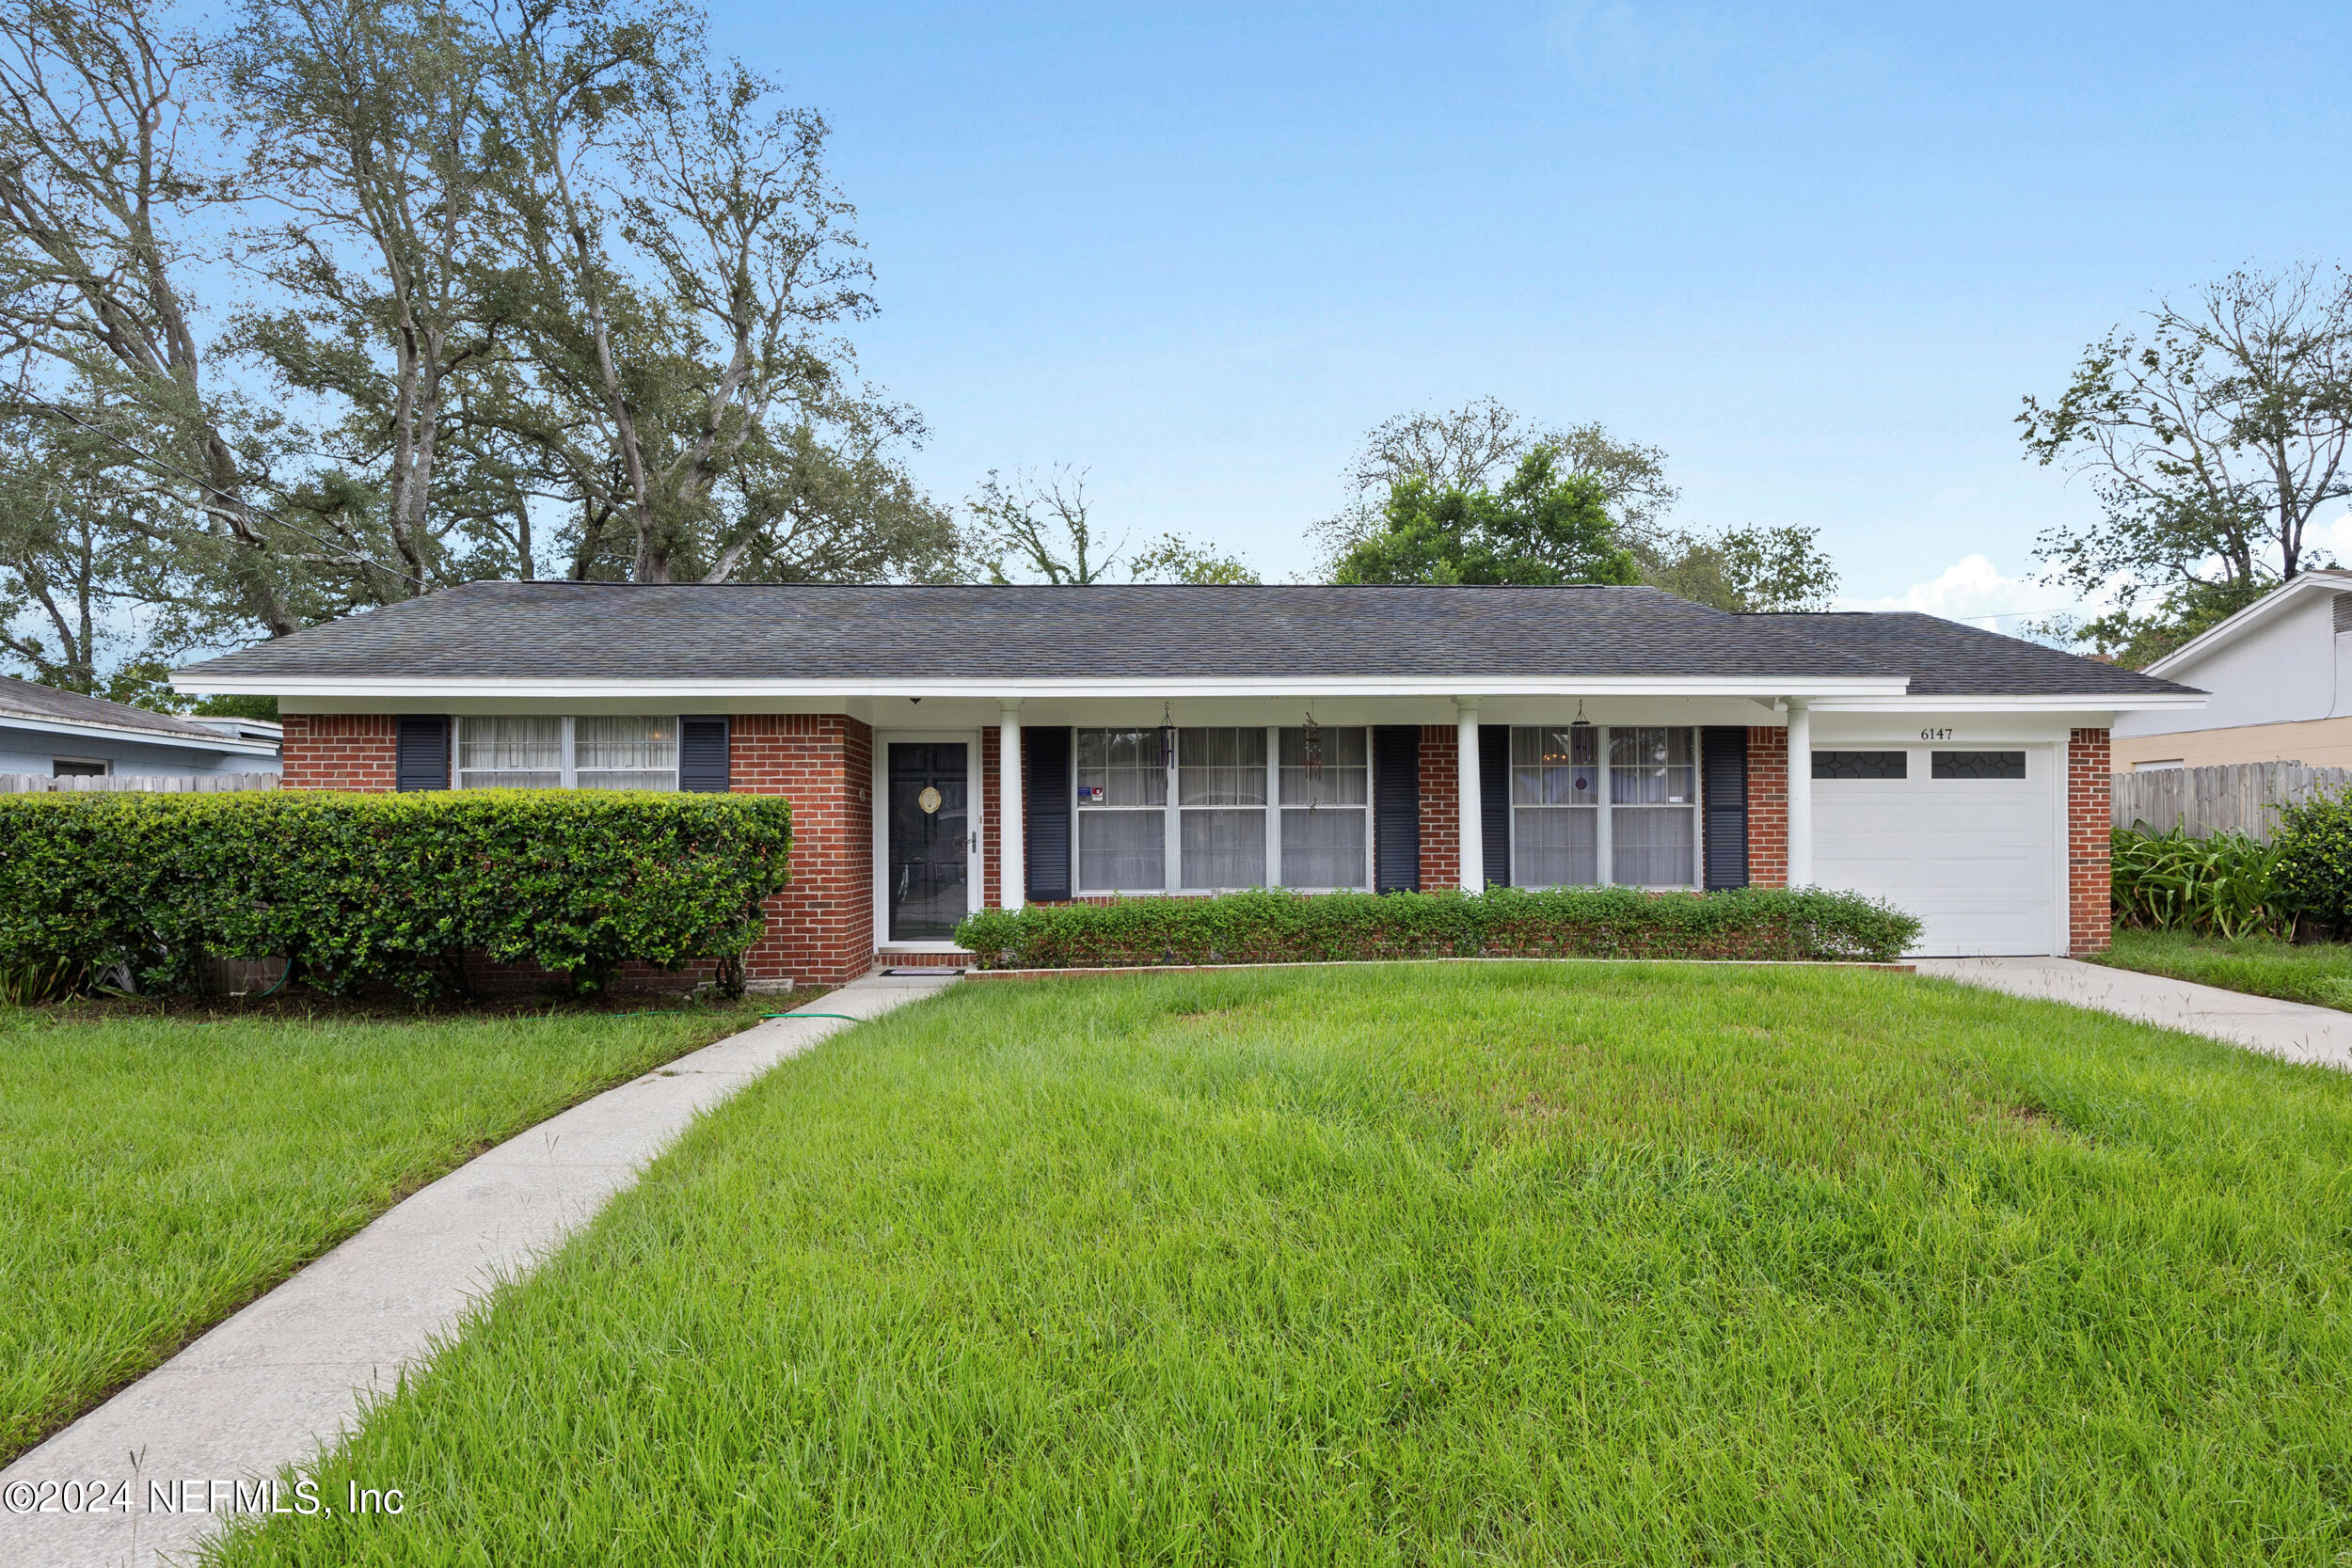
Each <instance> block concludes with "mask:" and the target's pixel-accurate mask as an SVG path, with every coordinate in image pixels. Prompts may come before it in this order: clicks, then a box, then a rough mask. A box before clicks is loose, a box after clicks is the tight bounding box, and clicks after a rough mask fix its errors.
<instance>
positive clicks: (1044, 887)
mask: <svg viewBox="0 0 2352 1568" xmlns="http://www.w3.org/2000/svg"><path fill="white" fill-rule="evenodd" d="M1021 747H1022V765H1021V793H1022V795H1023V796H1024V797H1025V800H1024V803H1023V810H1022V817H1021V823H1022V826H1021V843H1022V847H1023V849H1024V851H1025V853H1026V854H1027V856H1028V859H1029V864H1028V871H1027V876H1026V878H1025V882H1024V885H1025V887H1026V888H1027V890H1028V892H1027V897H1028V899H1029V901H1030V902H1031V903H1058V902H1060V901H1061V900H1063V899H1065V898H1068V897H1069V896H1070V731H1069V730H1068V729H1066V728H1056V727H1053V726H1051V725H1046V726H1040V727H1036V728H1029V727H1024V728H1023V730H1022V731H1021Z"/></svg>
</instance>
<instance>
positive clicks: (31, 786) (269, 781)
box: [0, 773, 278, 795]
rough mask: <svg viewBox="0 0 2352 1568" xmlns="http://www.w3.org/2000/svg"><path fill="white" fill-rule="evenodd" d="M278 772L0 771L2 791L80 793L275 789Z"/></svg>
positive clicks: (34, 793)
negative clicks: (85, 774)
mask: <svg viewBox="0 0 2352 1568" xmlns="http://www.w3.org/2000/svg"><path fill="white" fill-rule="evenodd" d="M277 787H278V775H277V774H275V773H166V774H158V775H155V776H153V777H148V776H144V775H141V774H135V773H124V774H119V775H108V776H106V777H104V778H80V777H75V776H73V775H72V774H69V775H67V776H66V777H64V778H61V779H53V778H51V777H50V776H49V775H48V774H46V773H0V795H48V794H53V793H54V794H60V795H81V794H92V793H103V792H109V791H117V790H139V791H144V792H147V793H151V794H161V795H212V794H215V793H217V792H219V791H223V790H230V789H276V788H277Z"/></svg>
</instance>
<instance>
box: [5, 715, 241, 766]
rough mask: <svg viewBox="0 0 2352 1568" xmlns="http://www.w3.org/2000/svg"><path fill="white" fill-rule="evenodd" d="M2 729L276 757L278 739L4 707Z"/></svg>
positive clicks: (190, 749) (187, 750) (184, 750)
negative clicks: (179, 731) (180, 731)
mask: <svg viewBox="0 0 2352 1568" xmlns="http://www.w3.org/2000/svg"><path fill="white" fill-rule="evenodd" d="M0 729H8V730H31V731H33V732H34V733H36V734H39V735H62V736H72V737H74V738H76V739H80V740H124V741H136V742H138V743H139V744H140V745H142V746H176V747H178V748H179V749H180V750H181V751H183V752H239V753H242V754H244V755H246V756H257V757H274V756H276V755H277V754H278V743H277V742H276V741H264V740H239V739H238V738H237V737H236V736H228V735H221V734H219V733H217V732H215V733H214V734H212V735H209V736H193V735H175V734H173V733H171V732H170V731H168V730H135V729H132V728H130V727H129V726H128V725H120V724H77V723H73V722H71V721H67V720H63V719H37V718H35V717H33V716H32V715H31V714H27V713H16V712H12V711H10V710H8V709H0Z"/></svg>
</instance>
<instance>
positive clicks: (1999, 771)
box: [1929, 752, 2026, 779]
mask: <svg viewBox="0 0 2352 1568" xmlns="http://www.w3.org/2000/svg"><path fill="white" fill-rule="evenodd" d="M1929 770H1930V773H1931V776H1932V777H1934V778H1938V779H2022V778H2024V777H2025V776H2026V753H2025V752H1936V753H1935V755H1934V757H1933V759H1932V761H1931V763H1930V767H1929Z"/></svg>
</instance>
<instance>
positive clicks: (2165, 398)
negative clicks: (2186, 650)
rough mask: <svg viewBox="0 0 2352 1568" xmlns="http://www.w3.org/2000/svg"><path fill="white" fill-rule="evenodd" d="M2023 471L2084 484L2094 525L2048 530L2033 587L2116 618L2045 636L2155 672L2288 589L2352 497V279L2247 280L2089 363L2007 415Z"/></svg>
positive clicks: (2176, 310)
mask: <svg viewBox="0 0 2352 1568" xmlns="http://www.w3.org/2000/svg"><path fill="white" fill-rule="evenodd" d="M2017 423H2018V424H2019V426H2020V427H2021V429H2020V431H2019V436H2020V438H2021V439H2022V440H2023V442H2024V444H2025V447H2026V455H2027V456H2029V457H2031V458H2033V459H2034V460H2035V461H2037V462H2039V463H2042V464H2044V465H2057V466H2058V467H2064V468H2066V469H2067V470H2069V471H2070V472H2072V473H2074V474H2076V475H2078V476H2080V477H2082V478H2084V479H2086V480H2088V481H2089V482H2090V487H2091V491H2092V494H2093V495H2094V496H2095V497H2096V498H2097V499H2098V502H2099V515H2098V516H2097V518H2096V519H2095V520H2090V521H2085V522H2082V523H2077V524H2073V525H2069V526H2066V527H2061V528H2058V529H2054V530H2052V531H2049V532H2048V533H2045V534H2044V535H2043V536H2042V541H2041V544H2040V546H2039V554H2040V555H2041V557H2042V561H2043V562H2045V563H2046V564H2047V565H2048V567H2049V571H2048V574H2047V577H2046V578H2045V579H2044V580H2046V581H2049V582H2052V583H2055V584H2058V585H2061V586H2063V587H2066V588H2068V589H2070V590H2072V591H2073V592H2074V593H2075V594H2078V595H2081V596H2083V597H2090V596H2092V595H2094V594H2106V595H2108V596H2109V597H2110V599H2111V602H2113V603H2114V604H2115V606H2116V608H2115V609H2114V610H2112V611H2110V612H2109V613H2107V614H2106V615H2103V616H2101V617H2099V618H2097V619H2096V620H2092V621H2088V622H2076V621H2061V622H2058V623H2053V624H2052V625H2051V626H2047V627H2044V628H2043V629H2044V630H2054V631H2057V632H2058V633H2059V634H2060V635H2064V636H2069V637H2071V638H2073V639H2074V641H2080V642H2085V643H2088V644H2090V646H2091V647H2092V648H2094V649H2096V650H2098V651H2099V652H2101V653H2103V654H2106V655H2107V656H2108V657H2114V658H2117V659H2119V660H2121V661H2122V662H2124V663H2127V664H2134V665H2137V664H2142V663H2146V662H2148V661H2149V660H2151V659H2153V658H2157V657H2162V656H2163V655H2164V654H2165V653H2167V652H2169V651H2170V650H2171V649H2173V648H2176V647H2178V646H2180V645H2181V644H2182V643H2183V642H2185V641H2188V640H2189V639H2190V638H2192V637H2194V636H2196V635H2197V634H2198V633H2199V632H2200V631H2202V630H2203V629H2204V628H2205V627H2207V626H2212V625H2213V624H2214V623H2215V622H2217V621H2218V620H2220V619H2222V618H2223V617H2224V616H2226V615H2228V614H2231V613H2233V611H2234V610H2237V609H2239V608H2242V607H2243V606H2245V605H2247V604H2250V603H2252V602H2253V601H2254V600H2255V599H2257V598H2259V597H2261V596H2262V594H2265V593H2266V592H2268V591H2269V590H2270V589H2272V588H2275V587H2277V586H2278V585H2279V584H2280V583H2281V582H2284V581H2287V580H2288V579H2290V578H2294V577H2295V576H2296V574H2297V573H2299V572H2302V571H2305V570H2307V569H2309V568H2310V567H2312V566H2314V565H2325V564H2327V563H2328V562H2327V559H2326V557H2325V556H2324V555H2322V554H2320V553H2318V552H2316V551H2314V550H2313V549H2312V547H2311V546H2310V545H2309V544H2308V543H2307V539H2306V535H2307V533H2308V531H2309V529H2310V527H2311V523H2312V517H2313V516H2314V515H2315V514H2316V513H2318V512H2319V510H2320V509H2321V508H2323V507H2326V506H2330V505H2334V504H2337V503H2340V502H2341V501H2343V500H2344V499H2345V498H2346V497H2348V496H2352V275H2347V274H2346V273H2344V271H2343V270H2341V269H2336V270H2332V271H2329V270H2323V269H2321V268H2319V267H2316V266H2308V265H2307V266H2300V267H2294V268H2289V269H2287V270H2285V271H2282V272H2278V273H2265V272H2259V271H2254V270H2250V269H2240V270H2238V271H2236V272H2233V273H2231V274H2229V275H2228V276H2227V277H2222V278H2219V279H2217V281H2215V282H2212V283H2208V284H2206V285H2205V286H2204V287H2202V288H2201V289H2199V290H2198V291H2197V292H2196V293H2194V294H2193V295H2192V296H2190V297H2189V298H2188V299H2186V300H2185V301H2174V300H2171V299H2165V300H2160V301H2158V303H2157V305H2156V307H2155V308H2154V309H2152V310H2150V311H2148V312H2147V315H2146V319H2145V321H2144V322H2143V323H2142V324H2141V325H2140V326H2139V327H2138V328H2137V330H2129V329H2126V328H2124V327H2122V326H2118V327H2116V328H2114V329H2113V330H2111V331H2110V332H2108V333H2107V335H2106V337H2104V338H2102V339H2101V340H2100V341H2097V342H2095V343H2092V344H2091V345H2090V347H2089V348H2087V349H2085V350H2084V352H2083V357H2082V360H2081V362H2080V363H2079V364H2078V365H2077V366H2076V367H2075V370H2074V377H2073V379H2072V380H2071V381H2070V382H2069V383H2068V384H2067V386H2066V388H2064V390H2062V391H2061V392H2060V393H2059V394H2058V397H2057V398H2056V399H2054V400H2053V401H2051V402H2049V403H2046V404H2045V403H2042V401H2040V400H2038V399H2035V398H2031V397H2028V398H2026V400H2025V408H2024V411H2023V412H2021V413H2020V414H2019V415H2018V416H2017Z"/></svg>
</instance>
